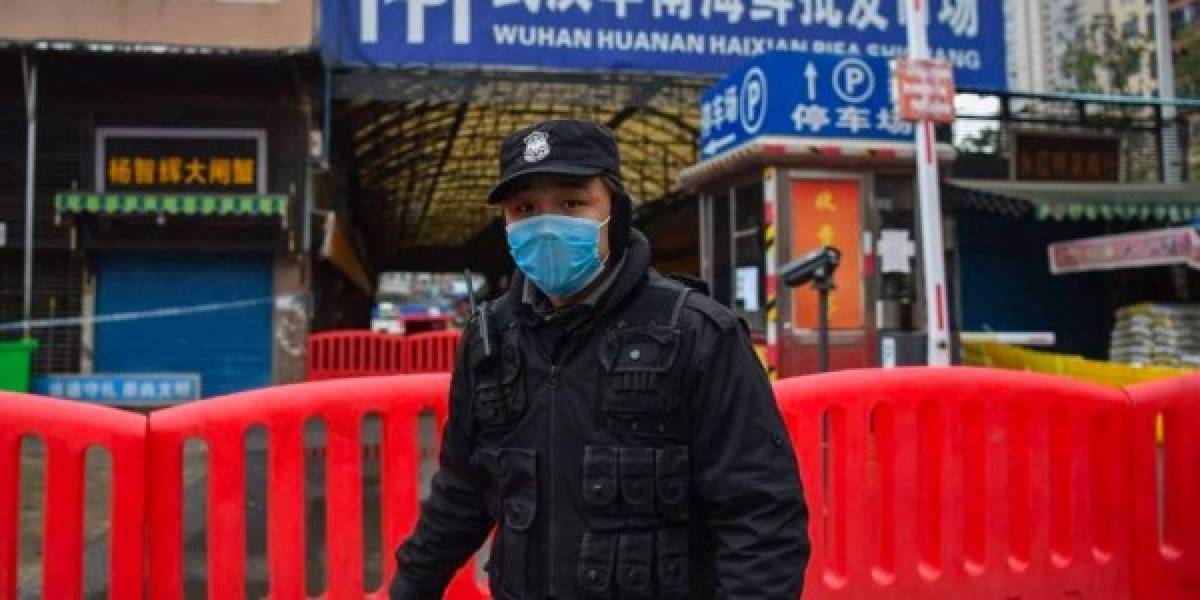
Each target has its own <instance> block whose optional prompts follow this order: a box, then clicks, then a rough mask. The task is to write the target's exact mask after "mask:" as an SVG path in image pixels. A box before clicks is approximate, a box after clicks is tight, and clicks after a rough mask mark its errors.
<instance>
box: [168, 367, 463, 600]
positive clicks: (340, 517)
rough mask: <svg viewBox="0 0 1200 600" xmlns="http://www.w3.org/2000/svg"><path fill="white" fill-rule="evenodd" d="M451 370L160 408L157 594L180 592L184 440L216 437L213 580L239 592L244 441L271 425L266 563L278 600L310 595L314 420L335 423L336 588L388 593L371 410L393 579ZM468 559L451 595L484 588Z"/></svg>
mask: <svg viewBox="0 0 1200 600" xmlns="http://www.w3.org/2000/svg"><path fill="white" fill-rule="evenodd" d="M448 388H449V376H448V375H414V376H403V377H376V378H359V379H342V380H335V381H327V382H321V383H310V384H301V385H294V386H282V387H275V388H267V389H263V390H256V391H251V392H245V393H241V394H235V395H232V396H226V397H223V398H216V399H213V400H208V401H204V402H197V403H193V404H187V405H182V406H178V407H174V408H170V409H166V410H163V411H160V412H156V413H154V414H153V415H151V417H150V432H149V448H150V463H149V471H148V472H149V473H150V478H151V481H152V485H151V488H150V523H149V525H150V531H151V532H152V535H151V536H150V582H149V583H150V592H149V593H150V596H151V597H153V598H155V599H156V600H157V599H163V600H170V599H174V598H180V597H182V588H183V574H182V567H183V556H182V549H183V540H182V497H181V490H182V481H181V478H182V474H181V463H182V461H181V456H182V451H183V445H184V443H185V442H186V440H188V439H189V438H201V439H203V440H204V441H205V442H206V443H207V444H208V452H209V455H208V456H209V458H208V461H209V474H208V484H209V487H208V523H207V528H206V531H207V534H208V576H209V581H208V589H209V597H211V598H222V599H224V598H241V597H242V595H243V586H244V583H243V580H244V578H245V572H246V565H245V548H246V543H245V539H246V523H245V514H244V507H245V501H246V500H245V483H244V482H245V473H244V457H243V456H244V452H243V440H244V435H245V432H246V431H247V429H248V428H250V427H252V426H255V425H261V426H263V427H264V428H265V429H266V431H267V437H268V439H269V446H268V459H267V460H268V479H267V487H268V493H267V498H268V506H267V508H266V513H267V515H268V523H267V547H268V571H269V578H270V589H271V596H272V597H273V598H302V597H304V595H305V556H306V553H305V518H304V458H303V457H304V439H303V432H304V426H305V424H306V423H307V422H308V420H309V419H311V418H314V417H315V418H320V419H321V420H323V422H324V426H325V445H326V447H327V448H328V453H327V456H326V460H327V462H326V470H325V473H326V531H327V536H326V539H327V540H328V555H327V556H328V564H329V565H330V568H329V577H328V585H327V591H326V593H325V595H324V596H323V597H327V598H336V599H342V598H363V597H364V596H365V597H367V598H383V597H385V596H386V593H385V591H384V590H366V591H364V589H363V580H362V579H363V576H362V573H363V541H362V535H361V532H362V450H361V442H360V428H361V424H362V421H363V417H364V416H366V415H368V414H377V415H379V416H380V418H381V421H382V428H383V449H382V459H383V460H382V465H381V471H380V489H381V501H382V505H383V507H384V508H385V509H384V510H383V511H382V516H383V522H382V529H383V531H382V535H381V538H382V540H383V548H384V552H383V556H382V560H383V561H384V564H383V565H382V567H383V572H384V579H383V581H384V587H385V588H386V585H387V582H388V581H390V579H391V576H392V573H393V571H394V561H393V559H392V555H391V552H392V550H394V549H395V548H396V546H397V545H398V544H399V543H400V542H401V540H403V539H404V538H405V537H406V536H407V535H408V533H409V532H410V531H411V529H412V527H413V525H414V524H415V522H416V518H417V511H418V502H417V498H418V496H417V493H418V490H417V484H418V473H419V471H418V469H419V449H418V440H417V427H418V424H417V419H418V416H419V414H420V413H421V412H423V411H426V410H432V411H434V413H435V414H436V415H437V416H438V420H439V422H440V421H443V420H444V419H445V411H446V408H445V407H446V394H447V390H448ZM473 573H474V567H473V564H472V565H468V566H467V567H466V568H464V570H463V571H462V572H460V574H459V576H458V577H457V578H456V580H455V583H454V584H453V587H452V588H451V591H450V593H448V594H447V598H453V599H455V600H474V599H477V598H482V597H483V596H482V592H481V591H480V590H479V588H478V587H477V586H476V585H475V582H474V575H473Z"/></svg>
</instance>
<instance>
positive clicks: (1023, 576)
mask: <svg viewBox="0 0 1200 600" xmlns="http://www.w3.org/2000/svg"><path fill="white" fill-rule="evenodd" d="M775 390H776V395H777V399H778V400H779V403H780V406H781V410H782V412H783V414H784V417H785V419H786V421H787V424H788V427H789V430H790V432H791V435H792V443H793V444H794V445H795V448H796V451H797V454H798V455H799V459H800V464H801V470H802V474H803V480H804V485H805V493H806V497H807V500H808V507H809V513H810V515H809V517H810V534H811V536H812V542H813V558H812V561H811V563H810V567H809V570H808V573H807V579H806V591H805V598H810V599H815V598H864V597H888V598H1006V599H1015V598H1051V597H1055V598H1062V597H1080V598H1119V597H1123V596H1125V595H1126V594H1127V590H1128V589H1129V584H1130V577H1131V575H1130V572H1129V571H1130V569H1129V559H1130V547H1129V546H1130V536H1131V531H1130V524H1129V522H1128V520H1127V519H1128V515H1129V512H1130V509H1131V507H1130V506H1129V500H1128V492H1127V489H1126V486H1127V482H1128V480H1129V477H1128V475H1129V468H1130V467H1129V460H1128V453H1127V452H1125V451H1124V450H1123V449H1124V448H1126V447H1127V444H1128V439H1129V431H1128V420H1127V415H1126V410H1125V409H1126V406H1125V402H1126V399H1125V396H1124V394H1122V393H1121V392H1120V391H1118V390H1111V389H1107V388H1101V387H1096V386H1092V385H1088V384H1082V383H1077V382H1073V381H1070V380H1067V379H1061V378H1056V377H1048V376H1041V375H1035V374H1027V373H1020V372H1012V371H999V370H987V369H965V368H963V369H960V368H946V369H888V370H858V371H842V372H837V373H832V374H827V375H819V376H812V377H804V378H796V379H790V380H784V381H780V382H778V383H776V386H775Z"/></svg>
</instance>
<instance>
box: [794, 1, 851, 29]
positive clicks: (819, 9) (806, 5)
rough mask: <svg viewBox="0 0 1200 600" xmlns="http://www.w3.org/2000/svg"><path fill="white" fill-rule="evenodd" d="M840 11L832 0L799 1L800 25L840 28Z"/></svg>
mask: <svg viewBox="0 0 1200 600" xmlns="http://www.w3.org/2000/svg"><path fill="white" fill-rule="evenodd" d="M842 16H843V15H842V9H840V8H838V7H837V4H836V3H835V2H834V0H800V24H802V25H825V26H827V27H832V28H835V29H836V28H838V27H841V26H842Z"/></svg>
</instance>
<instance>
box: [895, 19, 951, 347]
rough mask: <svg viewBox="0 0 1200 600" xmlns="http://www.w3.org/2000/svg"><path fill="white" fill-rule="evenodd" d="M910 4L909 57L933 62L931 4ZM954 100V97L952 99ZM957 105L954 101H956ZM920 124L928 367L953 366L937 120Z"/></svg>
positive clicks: (919, 184)
mask: <svg viewBox="0 0 1200 600" xmlns="http://www.w3.org/2000/svg"><path fill="white" fill-rule="evenodd" d="M902 1H904V2H907V3H908V58H909V59H910V60H913V61H928V60H929V36H928V33H929V32H928V31H927V28H928V26H929V25H928V24H929V2H928V1H926V0H902ZM952 97H953V96H952ZM952 103H953V102H952ZM921 117H922V118H920V119H918V121H917V126H916V130H917V137H916V143H917V148H918V151H917V201H918V206H919V211H918V212H919V213H920V235H921V265H922V268H923V271H924V272H923V275H924V284H925V285H924V291H925V330H926V331H927V332H928V338H929V339H928V346H927V348H928V364H929V365H930V366H939V367H941V366H948V365H949V364H950V332H949V324H950V319H949V316H948V315H947V311H948V310H949V306H948V305H947V302H946V263H945V257H944V255H943V252H944V250H943V249H944V248H945V245H944V244H943V243H942V199H941V196H940V194H939V191H940V190H939V188H938V185H939V184H938V162H937V150H936V144H937V142H936V140H934V136H933V121H931V120H929V119H928V118H926V115H921Z"/></svg>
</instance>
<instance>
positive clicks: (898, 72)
mask: <svg viewBox="0 0 1200 600" xmlns="http://www.w3.org/2000/svg"><path fill="white" fill-rule="evenodd" d="M892 85H893V87H892V96H893V102H895V104H896V112H897V113H898V114H899V115H900V118H902V119H904V120H906V121H920V120H929V121H933V122H935V123H953V122H954V67H952V66H951V65H950V63H949V62H947V61H944V60H934V59H915V58H899V59H896V60H895V61H893V62H892Z"/></svg>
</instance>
